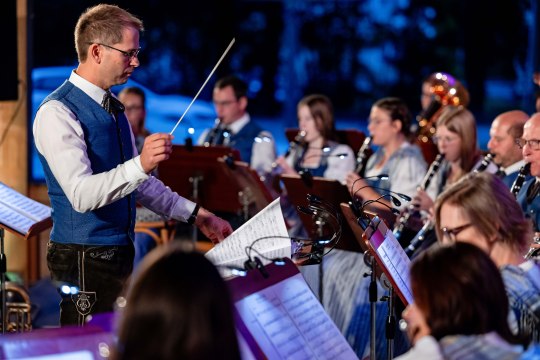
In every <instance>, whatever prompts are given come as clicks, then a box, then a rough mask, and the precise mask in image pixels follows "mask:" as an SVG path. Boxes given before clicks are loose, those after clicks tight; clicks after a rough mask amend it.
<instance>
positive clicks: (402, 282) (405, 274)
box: [366, 218, 413, 304]
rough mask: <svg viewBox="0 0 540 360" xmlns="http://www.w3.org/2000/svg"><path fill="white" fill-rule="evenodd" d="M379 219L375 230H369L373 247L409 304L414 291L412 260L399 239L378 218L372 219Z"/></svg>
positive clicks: (374, 220)
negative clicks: (411, 281) (411, 277)
mask: <svg viewBox="0 0 540 360" xmlns="http://www.w3.org/2000/svg"><path fill="white" fill-rule="evenodd" d="M372 221H373V222H376V221H379V223H378V224H377V229H376V230H375V231H373V232H372V231H371V230H372V229H370V231H369V235H368V233H366V235H368V238H369V241H370V243H371V245H372V246H373V248H374V249H375V250H376V251H377V254H378V255H379V258H380V259H381V260H382V262H383V263H384V266H385V267H386V269H387V270H388V272H389V275H390V277H391V278H392V279H393V280H394V282H395V284H396V286H397V287H398V288H399V291H400V292H401V294H402V295H403V297H405V299H406V300H407V303H408V304H411V303H412V302H413V296H412V291H411V287H410V279H409V269H410V265H411V260H410V259H409V257H408V256H407V254H406V253H405V251H404V250H403V248H402V247H401V245H400V244H399V242H398V241H397V239H396V237H395V236H394V234H393V233H392V231H390V229H388V227H387V226H386V225H385V224H384V221H381V220H380V219H378V218H375V219H373V220H372Z"/></svg>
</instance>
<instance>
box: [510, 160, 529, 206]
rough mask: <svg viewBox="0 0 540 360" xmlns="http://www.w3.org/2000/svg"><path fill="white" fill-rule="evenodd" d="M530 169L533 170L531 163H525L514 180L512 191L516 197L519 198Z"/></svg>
mask: <svg viewBox="0 0 540 360" xmlns="http://www.w3.org/2000/svg"><path fill="white" fill-rule="evenodd" d="M530 171H531V164H530V163H527V164H525V165H523V166H522V167H521V169H519V172H518V175H517V177H516V180H514V183H513V184H512V187H511V188H510V192H512V194H514V197H516V198H517V196H518V193H519V191H520V190H521V188H522V187H523V183H524V182H525V179H526V178H527V175H529V172H530Z"/></svg>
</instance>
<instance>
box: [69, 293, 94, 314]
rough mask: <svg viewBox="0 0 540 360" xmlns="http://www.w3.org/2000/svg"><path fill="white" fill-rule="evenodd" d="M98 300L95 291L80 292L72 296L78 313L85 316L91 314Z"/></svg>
mask: <svg viewBox="0 0 540 360" xmlns="http://www.w3.org/2000/svg"><path fill="white" fill-rule="evenodd" d="M96 300H97V296H96V292H95V291H79V292H78V293H77V294H74V295H71V301H73V303H75V307H76V308H77V312H78V313H79V314H81V315H83V316H86V315H88V314H90V311H91V310H92V307H93V306H94V304H95V303H96Z"/></svg>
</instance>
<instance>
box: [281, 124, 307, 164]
mask: <svg viewBox="0 0 540 360" xmlns="http://www.w3.org/2000/svg"><path fill="white" fill-rule="evenodd" d="M305 142H306V132H305V131H304V130H300V131H299V132H298V134H296V136H295V137H294V139H293V141H291V142H290V143H289V148H288V149H287V152H285V155H284V157H288V156H289V155H290V154H291V152H293V151H296V148H297V147H298V146H302V145H304V143H305Z"/></svg>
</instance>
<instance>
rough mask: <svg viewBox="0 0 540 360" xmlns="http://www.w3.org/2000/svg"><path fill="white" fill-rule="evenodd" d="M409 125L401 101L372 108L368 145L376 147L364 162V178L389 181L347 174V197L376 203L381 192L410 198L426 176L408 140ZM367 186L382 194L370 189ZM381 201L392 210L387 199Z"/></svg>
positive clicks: (391, 99)
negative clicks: (396, 193)
mask: <svg viewBox="0 0 540 360" xmlns="http://www.w3.org/2000/svg"><path fill="white" fill-rule="evenodd" d="M410 123H411V114H410V112H409V109H408V107H407V105H406V104H405V102H404V101H403V100H401V99H399V98H394V97H387V98H382V99H380V100H378V101H376V102H375V103H374V104H373V106H372V107H371V111H370V114H369V125H368V130H369V134H370V136H371V138H372V144H374V145H377V146H378V149H377V151H375V153H374V154H373V155H372V156H371V157H370V158H369V159H368V162H367V164H366V171H365V177H366V178H369V177H373V176H376V175H379V174H388V175H389V179H388V180H364V179H360V176H359V175H358V174H356V173H353V172H351V173H349V174H348V175H347V187H348V188H349V190H350V191H351V193H353V194H356V196H358V197H360V198H362V199H364V200H369V199H376V198H378V197H379V196H380V194H384V193H385V190H391V191H394V192H398V193H402V194H405V195H408V196H413V195H414V193H415V191H416V187H417V186H418V185H419V184H420V182H421V181H422V178H423V177H424V175H425V173H426V162H425V161H424V158H423V156H422V153H421V151H420V149H419V148H418V147H417V146H416V145H413V144H411V143H410V142H409V140H408V139H409V135H410V133H409V131H410ZM353 184H354V187H353ZM368 185H372V186H375V187H378V188H381V189H382V190H380V189H373V188H371V187H369V186H368ZM359 189H361V190H359ZM381 201H382V202H383V203H385V204H387V205H388V206H392V204H391V203H390V202H389V201H388V199H381ZM404 204H405V202H403V205H404ZM403 205H402V206H403ZM373 206H374V207H376V208H379V209H385V207H384V206H383V205H381V204H378V203H373Z"/></svg>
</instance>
